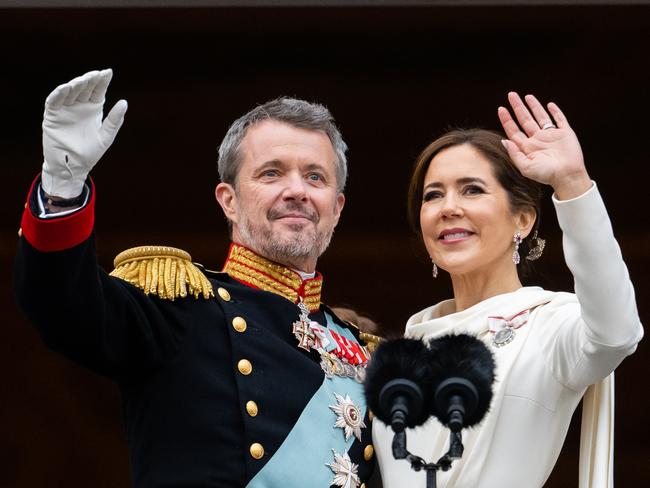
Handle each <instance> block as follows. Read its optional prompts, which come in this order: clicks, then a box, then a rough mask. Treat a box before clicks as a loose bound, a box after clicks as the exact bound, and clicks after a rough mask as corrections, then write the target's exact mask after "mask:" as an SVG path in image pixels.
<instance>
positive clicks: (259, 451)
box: [249, 442, 264, 459]
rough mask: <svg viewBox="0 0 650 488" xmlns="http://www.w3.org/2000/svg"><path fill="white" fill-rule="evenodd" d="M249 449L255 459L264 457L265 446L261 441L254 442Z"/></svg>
mask: <svg viewBox="0 0 650 488" xmlns="http://www.w3.org/2000/svg"><path fill="white" fill-rule="evenodd" d="M249 451H250V453H251V456H253V458H254V459H262V456H264V447H263V446H262V444H260V443H259V442H253V443H252V444H251V447H250V449H249Z"/></svg>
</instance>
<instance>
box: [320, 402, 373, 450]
mask: <svg viewBox="0 0 650 488" xmlns="http://www.w3.org/2000/svg"><path fill="white" fill-rule="evenodd" d="M334 396H335V397H336V402H337V403H336V405H330V406H329V407H330V408H331V409H332V410H333V411H334V413H335V414H336V423H335V424H334V427H340V428H341V429H343V432H344V433H345V440H346V441H347V440H348V439H350V437H351V436H352V434H354V437H356V438H357V439H359V440H361V429H363V428H365V426H366V424H365V423H364V422H363V417H362V416H361V409H360V408H359V407H357V406H356V405H355V404H354V402H353V401H352V399H351V398H350V395H345V398H344V397H343V396H342V395H339V394H338V393H334Z"/></svg>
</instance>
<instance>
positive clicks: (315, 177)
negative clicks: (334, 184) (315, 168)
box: [307, 173, 323, 181]
mask: <svg viewBox="0 0 650 488" xmlns="http://www.w3.org/2000/svg"><path fill="white" fill-rule="evenodd" d="M307 179H308V180H310V181H322V180H323V177H322V176H321V175H319V174H318V173H309V174H308V175H307Z"/></svg>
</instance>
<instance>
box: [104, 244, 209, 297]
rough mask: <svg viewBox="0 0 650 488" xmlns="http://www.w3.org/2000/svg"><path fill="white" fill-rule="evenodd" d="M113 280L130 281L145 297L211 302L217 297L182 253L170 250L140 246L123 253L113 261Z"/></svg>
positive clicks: (165, 247)
mask: <svg viewBox="0 0 650 488" xmlns="http://www.w3.org/2000/svg"><path fill="white" fill-rule="evenodd" d="M113 266H115V269H114V270H113V271H111V273H110V274H111V276H115V277H116V278H120V279H122V280H124V281H128V282H129V283H131V284H132V285H134V286H137V287H138V288H140V289H141V290H142V291H144V292H145V294H147V295H149V294H151V295H155V296H157V297H159V298H162V299H164V300H174V299H175V298H178V297H182V298H185V297H186V296H187V295H193V296H194V298H199V295H202V296H203V298H205V299H208V298H210V297H213V296H214V291H213V290H212V285H211V284H210V281H208V279H207V278H206V277H205V275H204V274H203V273H202V272H201V271H200V270H199V268H197V267H196V266H195V265H194V264H193V263H192V257H191V256H190V255H189V253H187V252H185V251H183V250H182V249H177V248H175V247H168V246H139V247H133V248H131V249H127V250H126V251H122V252H121V253H119V254H118V255H117V256H115V259H114V260H113Z"/></svg>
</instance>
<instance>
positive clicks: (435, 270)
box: [431, 259, 438, 278]
mask: <svg viewBox="0 0 650 488" xmlns="http://www.w3.org/2000/svg"><path fill="white" fill-rule="evenodd" d="M431 262H432V263H433V259H432V260H431ZM431 276H433V277H434V278H437V277H438V266H436V263H433V269H432V270H431Z"/></svg>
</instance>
